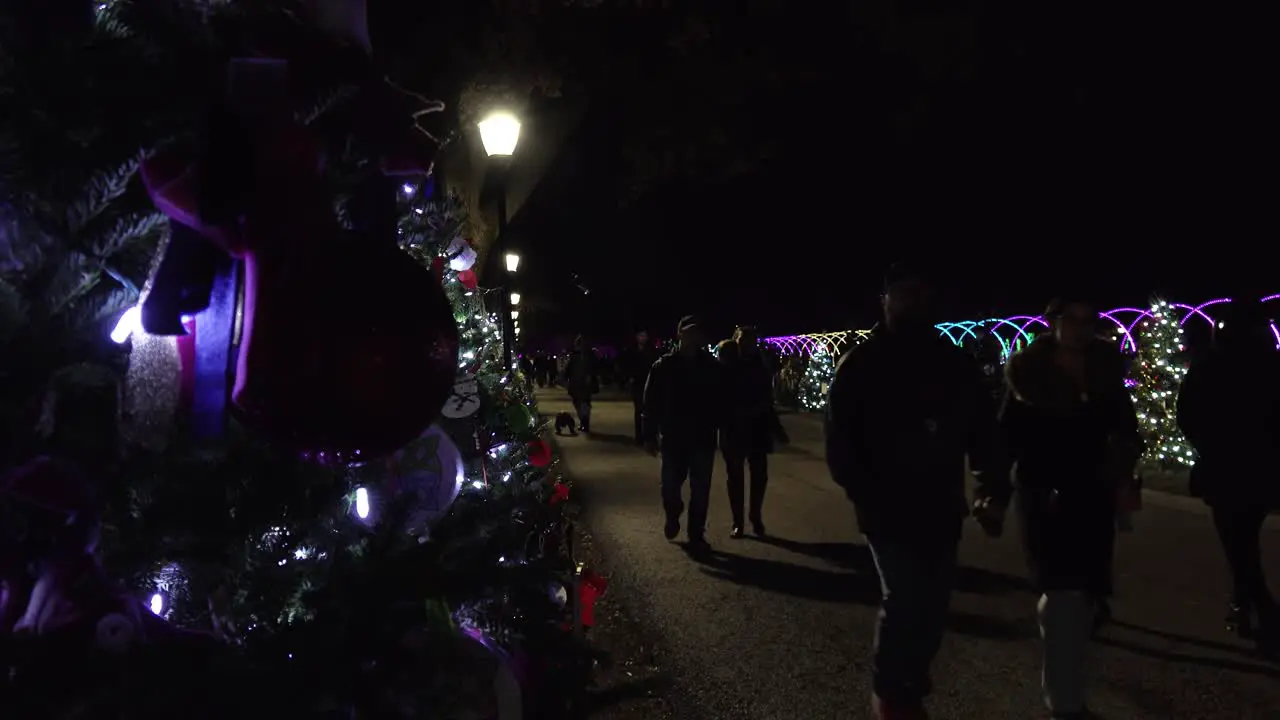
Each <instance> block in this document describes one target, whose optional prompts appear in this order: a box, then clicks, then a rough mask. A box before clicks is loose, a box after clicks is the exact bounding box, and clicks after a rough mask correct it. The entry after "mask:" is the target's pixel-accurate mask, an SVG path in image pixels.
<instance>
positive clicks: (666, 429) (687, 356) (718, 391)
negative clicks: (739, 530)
mask: <svg viewBox="0 0 1280 720" xmlns="http://www.w3.org/2000/svg"><path fill="white" fill-rule="evenodd" d="M706 342H707V341H706V335H705V333H704V332H703V330H702V327H701V325H700V324H699V322H698V319H697V318H695V317H694V316H692V315H688V316H686V317H684V318H683V319H682V320H681V321H680V325H679V327H678V340H677V344H676V347H675V349H673V350H672V351H671V352H669V353H667V354H666V355H663V356H662V357H661V358H659V359H658V361H657V362H655V363H654V364H653V368H652V369H651V370H650V371H649V379H648V382H646V383H645V388H644V437H645V449H646V450H648V451H649V452H650V453H651V454H654V455H657V454H659V453H661V457H662V474H661V487H662V507H663V511H664V512H665V514H666V523H665V525H664V526H663V535H665V536H666V538H667V539H668V540H674V539H675V538H676V536H677V535H679V534H680V516H681V514H682V513H683V512H684V499H683V497H682V495H683V491H684V484H685V481H686V480H688V482H689V515H688V518H687V519H686V521H687V523H688V526H687V528H686V530H685V532H686V534H687V536H688V538H689V544H688V548H689V550H690V551H691V552H705V551H706V550H708V549H709V547H710V546H709V545H708V543H707V541H706V526H707V508H708V506H709V504H710V502H711V473H712V470H713V469H714V467H715V454H716V433H717V431H718V430H719V428H720V423H721V420H722V417H723V414H724V397H723V372H722V368H721V367H720V366H719V365H718V364H717V363H716V360H715V358H713V357H711V353H709V352H707V350H706V347H705V345H706Z"/></svg>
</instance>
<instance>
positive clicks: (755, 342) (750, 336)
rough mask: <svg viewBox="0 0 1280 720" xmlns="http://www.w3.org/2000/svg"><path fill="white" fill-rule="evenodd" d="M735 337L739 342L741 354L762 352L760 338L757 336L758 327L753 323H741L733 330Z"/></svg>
mask: <svg viewBox="0 0 1280 720" xmlns="http://www.w3.org/2000/svg"><path fill="white" fill-rule="evenodd" d="M733 339H734V341H735V342H737V343H738V354H739V355H755V354H757V353H758V352H760V340H759V338H758V337H757V336H756V329H755V328H754V327H752V326H751V325H739V326H738V329H737V330H734V331H733Z"/></svg>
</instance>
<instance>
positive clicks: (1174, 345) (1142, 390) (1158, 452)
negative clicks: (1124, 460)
mask: <svg viewBox="0 0 1280 720" xmlns="http://www.w3.org/2000/svg"><path fill="white" fill-rule="evenodd" d="M1135 335H1136V340H1137V343H1138V354H1137V356H1136V357H1135V358H1134V360H1133V366H1132V370H1131V372H1130V380H1129V385H1130V390H1131V392H1132V393H1133V402H1134V407H1135V409H1136V410H1137V413H1138V429H1139V431H1140V432H1141V434H1142V440H1143V442H1144V444H1145V446H1146V453H1145V455H1144V456H1143V462H1144V463H1146V464H1148V465H1150V466H1153V467H1155V468H1159V469H1161V470H1170V469H1177V468H1180V467H1187V466H1190V465H1193V464H1194V463H1195V457H1194V454H1193V453H1192V450H1191V446H1190V445H1188V444H1187V441H1186V439H1185V438H1183V436H1182V431H1181V430H1179V429H1178V423H1177V409H1176V401H1177V397H1178V388H1180V387H1181V386H1182V380H1183V378H1184V377H1185V376H1186V373H1187V368H1186V365H1185V363H1184V361H1183V358H1182V352H1183V350H1184V347H1183V344H1182V326H1181V325H1180V324H1179V322H1178V318H1177V316H1176V314H1175V312H1174V309H1173V308H1172V307H1170V306H1169V303H1167V302H1165V301H1163V300H1155V301H1153V302H1152V304H1151V308H1150V310H1149V311H1148V314H1147V316H1146V317H1145V318H1143V320H1142V322H1141V323H1139V325H1138V331H1137V333H1135Z"/></svg>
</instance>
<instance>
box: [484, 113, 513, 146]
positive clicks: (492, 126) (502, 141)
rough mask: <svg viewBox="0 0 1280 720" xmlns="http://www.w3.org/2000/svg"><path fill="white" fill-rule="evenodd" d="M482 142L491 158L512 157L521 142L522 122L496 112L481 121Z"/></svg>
mask: <svg viewBox="0 0 1280 720" xmlns="http://www.w3.org/2000/svg"><path fill="white" fill-rule="evenodd" d="M478 127H479V128H480V142H482V143H484V152H485V154H486V155H488V156H489V157H494V156H495V155H497V156H502V155H511V154H512V153H514V152H515V151H516V143H517V142H519V141H520V121H519V120H517V119H516V116H515V115H512V114H511V113H508V112H496V113H493V114H492V115H490V116H489V117H487V118H485V119H484V120H481V121H480V123H479V125H478Z"/></svg>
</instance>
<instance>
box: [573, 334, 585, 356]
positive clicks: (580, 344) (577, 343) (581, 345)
mask: <svg viewBox="0 0 1280 720" xmlns="http://www.w3.org/2000/svg"><path fill="white" fill-rule="evenodd" d="M586 349H587V339H586V338H584V337H582V336H581V335H579V336H578V337H576V338H574V339H573V350H574V352H582V351H583V350H586Z"/></svg>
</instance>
